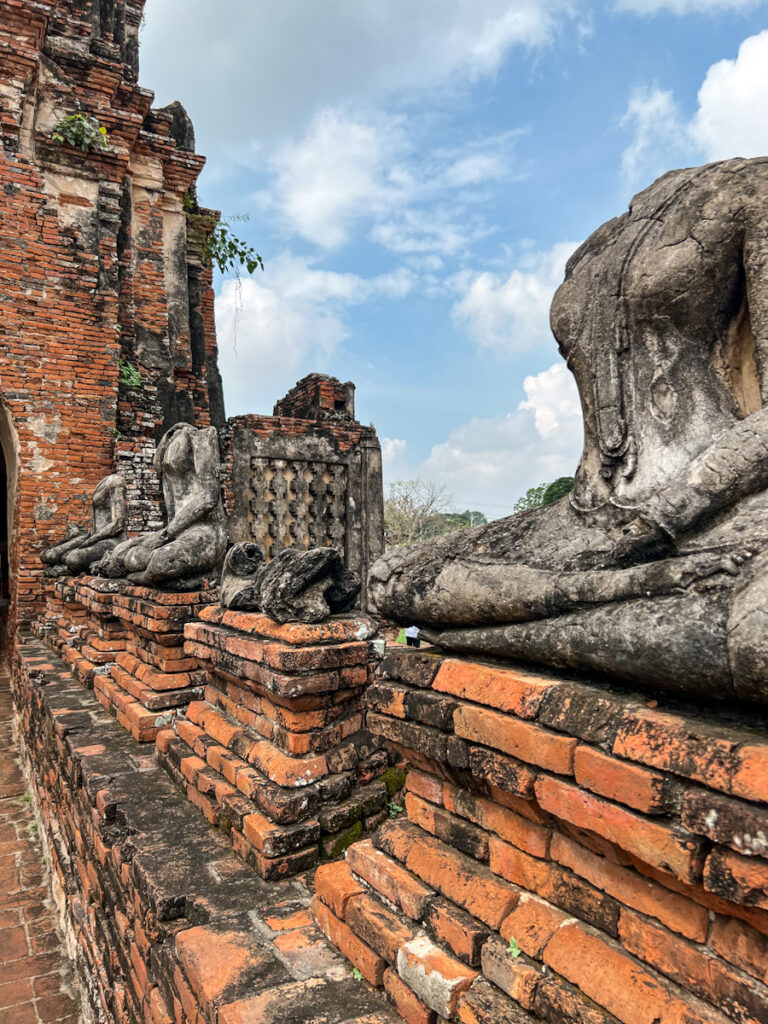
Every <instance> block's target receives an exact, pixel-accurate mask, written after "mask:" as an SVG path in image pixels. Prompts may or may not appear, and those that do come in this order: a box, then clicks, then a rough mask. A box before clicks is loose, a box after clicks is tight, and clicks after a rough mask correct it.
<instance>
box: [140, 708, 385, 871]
mask: <svg viewBox="0 0 768 1024" xmlns="http://www.w3.org/2000/svg"><path fill="white" fill-rule="evenodd" d="M207 741H208V742H207ZM209 741H210V737H208V736H207V735H206V734H205V733H204V732H203V731H202V730H201V729H200V728H199V727H197V726H195V725H194V723H192V722H190V721H188V720H185V719H181V718H180V719H177V720H176V722H175V728H174V730H171V729H168V730H165V731H163V732H161V733H160V734H159V735H158V737H157V758H158V762H159V763H160V764H161V766H162V767H163V768H164V769H165V770H166V771H167V772H168V773H169V774H170V775H171V777H172V778H173V779H174V781H175V782H176V784H177V785H178V786H179V787H180V788H181V789H183V790H184V792H185V793H186V795H187V796H188V798H189V799H190V800H191V801H192V802H193V803H194V804H195V805H196V806H197V807H198V808H199V809H200V810H201V811H202V812H203V814H205V816H206V817H207V818H208V820H209V821H210V822H211V824H214V825H220V826H222V827H223V828H224V829H225V830H226V831H227V832H228V833H229V834H230V838H231V841H232V843H233V846H234V847H235V850H236V852H237V853H239V854H240V856H242V857H243V859H244V860H246V861H247V862H248V863H249V864H251V866H253V867H254V868H255V869H256V870H257V871H258V872H259V874H261V875H262V877H264V878H279V877H283V876H284V875H287V874H294V873H296V872H297V871H303V870H306V869H307V868H308V867H311V866H312V865H313V864H314V863H316V861H317V860H318V858H319V857H321V856H323V857H337V856H340V854H341V853H342V852H343V851H344V849H345V848H346V847H347V846H348V845H349V844H350V843H352V842H355V841H356V840H357V839H359V838H360V837H361V836H363V835H365V834H366V833H368V832H370V831H371V830H372V829H373V828H375V827H376V826H377V825H379V824H380V822H381V820H382V817H386V810H385V804H386V802H387V797H388V792H387V786H386V784H385V783H384V782H372V783H369V784H368V785H365V786H359V787H356V788H355V789H354V790H352V792H351V795H345V794H348V793H349V789H351V786H350V787H349V788H348V787H346V786H345V787H344V788H342V789H338V790H337V791H336V793H337V799H336V800H335V801H334V799H333V797H334V791H332V790H328V789H326V788H318V789H317V790H316V791H315V792H313V794H312V796H313V797H314V798H315V799H314V800H313V802H312V803H311V804H310V803H309V802H305V801H303V800H301V799H300V803H299V808H300V810H301V811H303V812H304V814H303V816H302V817H300V818H299V819H298V820H297V821H292V822H285V821H280V820H275V814H274V811H275V809H278V810H279V811H281V812H284V811H285V809H286V805H285V803H280V802H279V800H280V794H279V792H276V790H278V789H279V787H276V786H275V785H274V783H272V782H270V780H269V779H267V778H266V777H264V776H262V777H261V778H259V777H258V775H257V773H255V772H254V771H253V770H252V769H251V768H250V766H249V765H248V764H247V762H245V761H243V760H241V759H239V758H236V757H234V756H233V755H231V754H229V753H228V752H227V751H226V750H225V748H223V747H221V746H219V745H217V744H216V743H214V742H209ZM301 792H302V795H303V794H304V793H305V791H304V790H302V791H301ZM287 795H288V797H289V798H291V797H292V798H293V799H292V805H291V809H293V810H294V811H295V809H296V794H295V793H293V792H289V794H287ZM339 797H340V799H339ZM310 808H311V809H312V811H313V812H314V813H313V814H312V815H310V814H308V813H306V812H307V810H308V809H310ZM285 816H286V815H285V814H284V813H281V814H280V818H284V817H285Z"/></svg>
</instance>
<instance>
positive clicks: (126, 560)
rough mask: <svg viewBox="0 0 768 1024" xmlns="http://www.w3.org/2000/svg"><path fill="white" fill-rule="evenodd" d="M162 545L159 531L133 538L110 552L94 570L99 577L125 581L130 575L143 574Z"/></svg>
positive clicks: (122, 542) (96, 564) (94, 566)
mask: <svg viewBox="0 0 768 1024" xmlns="http://www.w3.org/2000/svg"><path fill="white" fill-rule="evenodd" d="M161 543H162V541H161V538H160V532H159V531H158V532H156V533H148V534H146V535H145V536H143V537H131V538H129V539H128V540H124V541H121V543H119V544H117V545H116V546H114V547H113V548H112V549H111V550H110V551H108V552H107V553H106V554H105V555H104V557H103V558H102V559H100V560H99V561H98V562H97V563H95V564H94V565H93V569H94V571H96V572H97V573H98V575H100V576H108V577H111V578H113V579H124V578H125V577H126V576H128V575H129V574H130V573H136V572H143V570H144V569H146V567H147V565H148V564H149V560H150V558H151V557H152V552H153V551H154V550H155V549H156V548H157V547H158V545H159V544H161Z"/></svg>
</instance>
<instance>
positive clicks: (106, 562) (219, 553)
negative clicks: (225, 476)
mask: <svg viewBox="0 0 768 1024" xmlns="http://www.w3.org/2000/svg"><path fill="white" fill-rule="evenodd" d="M155 468H156V469H157V471H158V473H159V474H160V478H161V482H162V485H163V497H164V498H165V505H166V509H167V513H168V522H167V524H166V526H165V527H164V528H163V529H162V530H159V531H158V532H156V533H149V534H147V535H145V536H143V537H137V538H131V539H130V540H127V541H125V542H124V543H122V544H119V545H118V546H117V547H116V548H114V550H112V551H110V552H109V554H108V555H106V557H105V558H103V559H102V560H101V561H100V562H99V563H97V564H96V565H95V566H93V571H94V572H95V573H96V575H99V576H109V577H112V578H116V579H125V578H127V579H129V580H130V581H131V582H132V583H136V584H138V585H140V586H145V587H167V588H169V589H180V590H194V589H196V588H198V587H200V586H201V584H202V583H203V582H204V581H205V580H206V579H207V578H209V577H210V576H211V575H213V574H216V573H217V572H218V570H219V567H220V566H221V563H222V560H223V558H224V551H225V548H226V532H225V527H224V509H223V507H222V504H221V496H220V493H219V443H218V437H217V432H216V428H215V427H208V428H205V429H200V430H198V429H196V428H195V427H192V426H190V425H189V424H188V423H177V424H176V425H175V426H173V427H171V429H170V430H169V431H167V432H166V433H165V435H164V436H163V438H162V440H161V441H160V443H159V445H158V446H157V452H156V453H155Z"/></svg>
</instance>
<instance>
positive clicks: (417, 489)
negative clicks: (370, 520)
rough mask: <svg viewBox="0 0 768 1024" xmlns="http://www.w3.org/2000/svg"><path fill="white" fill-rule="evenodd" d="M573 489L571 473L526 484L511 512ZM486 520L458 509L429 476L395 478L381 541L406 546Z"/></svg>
mask: <svg viewBox="0 0 768 1024" xmlns="http://www.w3.org/2000/svg"><path fill="white" fill-rule="evenodd" d="M572 490H573V477H572V476H561V477H558V479H557V480H553V481H552V482H551V483H546V484H539V485H538V486H537V487H529V488H528V490H527V491H526V492H525V494H524V495H522V496H521V497H519V498H518V499H517V501H516V502H515V504H514V505H513V507H512V514H513V515H517V514H519V513H520V512H527V511H528V510H529V509H532V508H539V507H541V506H542V505H550V504H552V502H554V501H558V500H559V499H560V498H562V497H564V496H565V495H566V494H569V493H570V492H571V491H572ZM487 522H488V520H487V518H486V516H485V515H484V514H483V513H482V512H480V511H478V510H476V509H466V510H465V511H464V512H459V511H457V510H456V509H455V508H453V502H452V499H451V497H450V495H449V494H448V492H447V490H446V488H445V486H444V485H443V484H437V483H434V482H433V481H431V480H396V481H395V482H394V483H392V484H390V485H389V487H388V493H387V496H386V497H385V499H384V541H385V544H386V547H388V548H392V547H406V546H408V545H409V544H416V543H418V542H419V541H422V540H429V539H431V538H433V537H441V536H443V535H444V534H447V533H455V531H456V530H465V529H468V528H469V527H472V526H481V525H483V524H484V523H487Z"/></svg>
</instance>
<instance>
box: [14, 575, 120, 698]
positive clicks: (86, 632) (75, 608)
mask: <svg viewBox="0 0 768 1024" xmlns="http://www.w3.org/2000/svg"><path fill="white" fill-rule="evenodd" d="M121 586H124V584H122V583H119V582H118V581H116V580H102V579H98V578H96V577H93V576H78V577H69V576H63V577H60V578H59V579H57V580H55V581H51V582H50V583H49V584H48V586H47V587H46V590H45V608H44V610H43V613H42V614H41V616H40V617H39V618H38V620H37V622H36V623H35V624H34V625H33V627H32V628H33V632H34V633H35V634H36V635H37V636H39V637H41V638H42V639H45V640H47V642H48V643H49V644H50V645H51V646H52V647H54V648H55V649H56V650H58V651H59V653H60V654H61V657H62V659H63V660H64V661H65V662H66V663H67V665H69V667H70V669H71V670H72V671H73V672H74V674H75V675H76V676H77V678H78V679H79V680H80V682H81V683H83V684H84V685H85V686H88V687H92V686H93V684H94V679H95V677H96V676H97V675H104V674H107V673H108V672H109V666H110V665H111V664H112V663H113V662H114V660H115V658H116V657H117V656H118V654H120V653H121V652H122V651H124V650H125V641H126V638H127V636H128V634H127V632H126V630H125V627H124V626H123V624H122V623H121V622H120V621H119V620H118V619H116V618H115V617H114V613H113V611H112V599H113V597H114V594H115V592H116V589H117V588H119V587H121Z"/></svg>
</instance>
